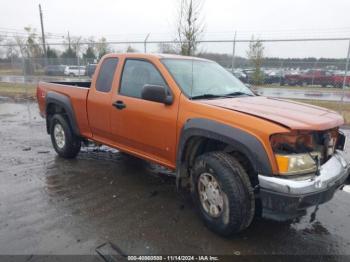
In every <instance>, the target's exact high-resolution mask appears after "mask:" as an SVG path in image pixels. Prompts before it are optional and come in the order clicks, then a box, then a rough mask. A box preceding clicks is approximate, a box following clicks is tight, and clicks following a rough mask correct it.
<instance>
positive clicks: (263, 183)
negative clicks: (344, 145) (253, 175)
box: [259, 150, 350, 221]
mask: <svg viewBox="0 0 350 262" xmlns="http://www.w3.org/2000/svg"><path fill="white" fill-rule="evenodd" d="M349 170H350V165H349V163H348V161H347V160H346V159H345V157H344V152H343V151H339V150H337V151H336V153H335V154H334V155H333V156H332V158H330V159H329V160H328V161H327V162H326V163H325V164H323V165H322V166H321V168H320V175H319V176H315V177H313V178H309V179H306V180H295V179H288V178H280V177H271V176H263V175H259V184H260V197H261V201H262V206H263V212H262V215H263V216H264V217H266V218H271V219H274V220H280V221H283V220H289V219H293V218H295V217H298V216H300V215H303V214H305V210H306V208H308V207H311V206H316V205H319V204H322V203H325V202H327V201H329V200H330V199H332V197H333V195H334V193H335V191H336V190H337V189H338V188H339V187H340V186H342V185H343V183H344V181H345V180H346V179H347V177H348V176H349Z"/></svg>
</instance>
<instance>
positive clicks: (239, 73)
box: [233, 69, 247, 83]
mask: <svg viewBox="0 0 350 262" xmlns="http://www.w3.org/2000/svg"><path fill="white" fill-rule="evenodd" d="M233 75H234V76H235V77H237V78H238V79H239V80H241V81H242V82H243V83H247V75H246V74H245V73H244V72H243V70H241V69H235V70H234V71H233Z"/></svg>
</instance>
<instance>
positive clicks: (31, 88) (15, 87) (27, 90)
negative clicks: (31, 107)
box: [0, 82, 36, 99]
mask: <svg viewBox="0 0 350 262" xmlns="http://www.w3.org/2000/svg"><path fill="white" fill-rule="evenodd" d="M35 93H36V85H35V84H18V83H16V84H12V83H3V82H0V96H8V97H12V98H30V99H35Z"/></svg>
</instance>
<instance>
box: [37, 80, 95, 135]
mask: <svg viewBox="0 0 350 262" xmlns="http://www.w3.org/2000/svg"><path fill="white" fill-rule="evenodd" d="M90 85H91V82H50V83H49V82H39V83H38V87H37V98H38V104H39V109H40V114H41V115H43V116H44V115H45V114H46V101H45V96H46V94H47V93H48V92H55V93H59V94H61V95H64V96H67V97H68V98H69V100H70V101H71V105H72V107H73V110H74V114H75V118H76V119H77V124H78V127H79V130H80V132H81V133H82V134H86V135H87V136H88V135H89V134H90V128H89V123H88V118H87V104H86V101H87V96H88V94H89V88H90Z"/></svg>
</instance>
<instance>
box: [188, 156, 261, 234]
mask: <svg viewBox="0 0 350 262" xmlns="http://www.w3.org/2000/svg"><path fill="white" fill-rule="evenodd" d="M210 176H211V178H210ZM213 178H214V179H213ZM206 179H207V180H208V181H211V183H212V186H210V183H207V186H206V187H204V186H203V185H204V184H205V183H203V181H205V180H206ZM192 182H193V188H192V197H193V200H194V202H195V204H196V207H197V209H198V212H199V215H200V217H201V218H202V219H203V221H204V223H205V225H206V226H207V227H208V228H209V229H211V230H212V231H214V232H215V233H217V234H220V235H222V236H229V235H232V234H235V233H238V232H240V231H242V230H244V229H246V228H247V227H248V226H249V225H250V224H251V222H252V220H253V218H254V215H255V197H254V191H253V188H252V186H251V183H250V180H249V177H248V175H247V173H246V171H245V170H244V168H243V167H242V165H241V164H240V163H239V162H238V161H237V160H236V159H235V158H234V157H232V156H231V155H229V154H227V153H224V152H209V153H206V154H203V155H201V156H199V157H197V159H196V161H195V164H194V167H193V169H192ZM216 185H217V186H216ZM203 188H204V189H203ZM212 188H214V189H215V188H216V193H215V192H213V191H210V190H211V189H212ZM214 191H215V190H214ZM200 192H201V195H202V197H201V196H200ZM203 192H204V195H206V196H207V200H205V201H203V199H205V196H203ZM206 192H208V193H209V194H207V193H206ZM213 196H214V200H215V199H216V198H215V197H217V196H219V197H218V199H219V201H217V202H216V203H220V204H222V205H221V206H222V208H220V204H218V205H217V206H216V208H212V205H213V206H215V204H213V202H212V203H210V201H213ZM220 196H222V201H220ZM214 202H215V201H214ZM208 206H210V208H208ZM209 210H212V211H209ZM215 211H218V212H215ZM211 213H212V214H211ZM215 213H216V214H215Z"/></svg>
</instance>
